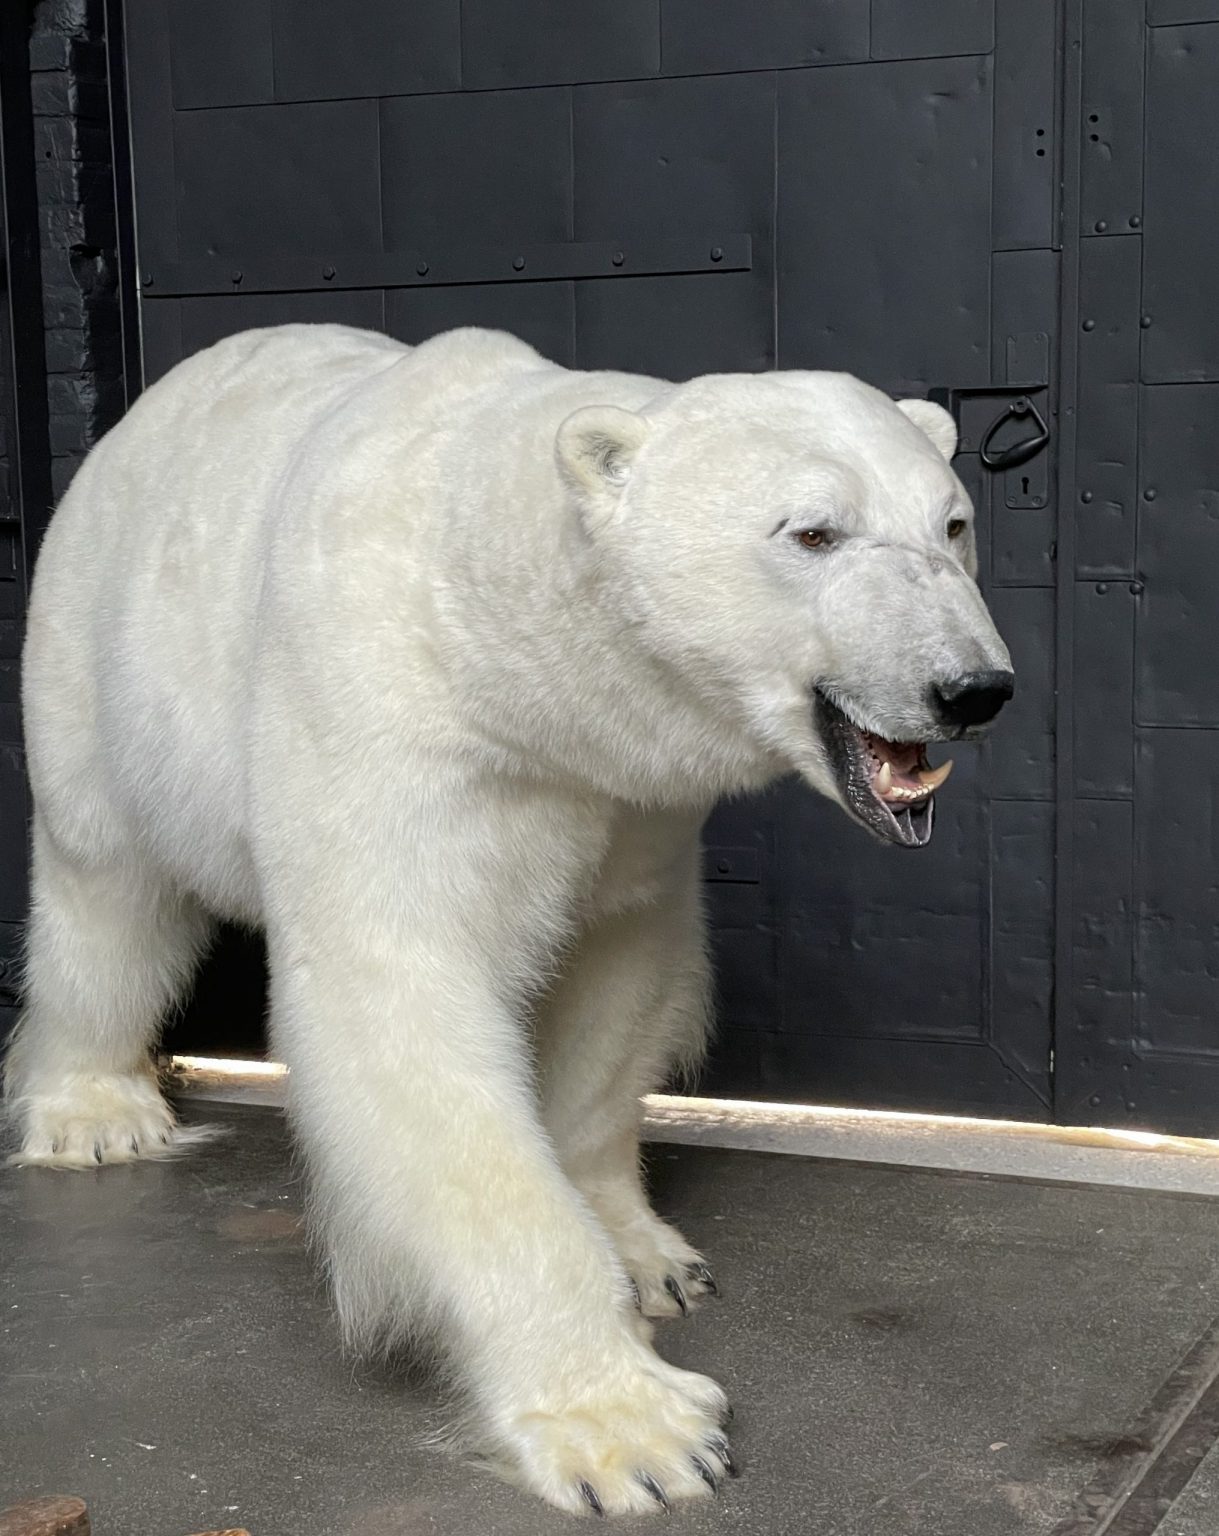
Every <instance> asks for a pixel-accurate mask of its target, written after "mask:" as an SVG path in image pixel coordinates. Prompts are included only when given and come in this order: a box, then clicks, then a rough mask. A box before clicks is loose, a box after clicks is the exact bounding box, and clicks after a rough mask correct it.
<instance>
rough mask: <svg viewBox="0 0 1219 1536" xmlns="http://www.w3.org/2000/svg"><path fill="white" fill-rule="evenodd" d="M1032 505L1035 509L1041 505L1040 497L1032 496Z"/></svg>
mask: <svg viewBox="0 0 1219 1536" xmlns="http://www.w3.org/2000/svg"><path fill="white" fill-rule="evenodd" d="M1033 505H1034V506H1035V507H1039V506H1040V505H1041V497H1040V496H1034V497H1033Z"/></svg>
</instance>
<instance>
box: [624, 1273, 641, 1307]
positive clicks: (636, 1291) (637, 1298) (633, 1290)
mask: <svg viewBox="0 0 1219 1536" xmlns="http://www.w3.org/2000/svg"><path fill="white" fill-rule="evenodd" d="M627 1284H628V1285H629V1286H630V1288H631V1295H632V1296H633V1297H634V1298H635V1311H636V1312H642V1311H643V1297H642V1296H641V1295H640V1294H639V1287H638V1286H637V1285H636V1284H635V1282H634V1281H633V1280H628V1281H627Z"/></svg>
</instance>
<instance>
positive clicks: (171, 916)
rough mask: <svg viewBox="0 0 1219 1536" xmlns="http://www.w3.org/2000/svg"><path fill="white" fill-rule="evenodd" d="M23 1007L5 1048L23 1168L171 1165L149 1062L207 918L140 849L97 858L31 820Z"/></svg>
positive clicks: (179, 1142)
mask: <svg viewBox="0 0 1219 1536" xmlns="http://www.w3.org/2000/svg"><path fill="white" fill-rule="evenodd" d="M33 854H34V857H33V868H32V884H31V898H32V900H31V914H30V927H29V936H28V946H27V947H28V955H27V963H26V985H25V992H26V999H25V1010H24V1013H23V1016H22V1019H21V1023H20V1024H19V1025H18V1028H17V1032H16V1035H15V1036H14V1039H13V1042H12V1045H11V1047H10V1049H9V1052H8V1057H7V1060H6V1062H5V1070H4V1086H5V1097H6V1099H7V1101H8V1108H9V1113H10V1115H11V1117H12V1118H13V1120H14V1121H15V1123H16V1126H17V1130H18V1134H19V1138H20V1142H19V1150H18V1152H17V1154H16V1156H15V1158H14V1161H16V1162H19V1163H29V1164H42V1165H45V1166H50V1167H57V1168H91V1167H94V1166H96V1165H97V1164H98V1163H123V1162H131V1161H132V1160H134V1159H135V1158H139V1157H163V1156H166V1155H167V1154H169V1153H170V1152H172V1151H174V1150H175V1149H179V1148H181V1147H182V1146H183V1145H185V1144H187V1142H189V1141H190V1140H191V1139H193V1138H192V1137H191V1136H190V1135H188V1134H186V1133H183V1132H181V1131H179V1130H177V1129H176V1128H175V1125H174V1118H173V1114H172V1112H171V1111H170V1109H169V1106H168V1105H167V1104H166V1102H165V1100H164V1098H163V1097H162V1096H161V1092H160V1089H159V1088H158V1086H157V1080H156V1074H155V1071H154V1068H153V1063H152V1059H151V1054H150V1053H151V1047H152V1045H153V1043H154V1041H155V1039H156V1034H157V1030H158V1027H159V1026H160V1023H161V1020H162V1017H163V1015H164V1013H165V1010H166V1009H167V1008H168V1007H169V1005H170V1003H171V1002H172V1001H173V1000H174V998H175V997H176V996H177V995H178V993H179V991H180V990H181V988H182V987H183V986H184V985H185V983H186V981H187V980H188V978H189V976H190V974H191V972H192V970H193V967H194V964H195V961H196V959H197V958H198V955H199V952H200V950H201V948H202V946H203V944H204V942H205V941H206V937H207V932H208V922H207V920H206V918H205V917H204V915H203V914H202V913H201V911H200V909H199V908H198V907H197V906H196V904H195V903H194V901H193V900H191V899H190V898H187V897H185V896H183V895H181V894H179V893H177V892H175V891H173V890H171V889H169V888H167V886H166V884H165V882H164V880H163V878H162V877H161V876H160V875H158V874H157V873H156V872H155V871H153V870H151V869H150V868H148V866H147V865H146V864H145V863H144V862H143V861H142V860H141V859H139V858H138V857H137V856H136V855H135V854H134V853H132V854H130V855H127V856H123V857H118V858H114V857H112V858H108V859H106V860H105V861H104V862H97V863H91V862H88V861H86V860H84V859H80V858H76V857H73V856H69V855H67V854H65V853H63V852H61V851H60V850H59V849H58V848H56V847H55V845H54V843H53V842H52V839H51V838H50V836H49V835H48V833H47V830H46V828H45V826H43V825H42V823H41V822H40V820H39V819H38V818H37V817H36V818H35V823H34V848H33Z"/></svg>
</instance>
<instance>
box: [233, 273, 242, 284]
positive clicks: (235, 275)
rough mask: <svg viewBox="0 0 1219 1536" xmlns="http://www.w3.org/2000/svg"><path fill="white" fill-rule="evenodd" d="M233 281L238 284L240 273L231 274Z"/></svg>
mask: <svg viewBox="0 0 1219 1536" xmlns="http://www.w3.org/2000/svg"><path fill="white" fill-rule="evenodd" d="M233 281H234V282H235V283H239V282H240V281H241V273H240V272H234V273H233Z"/></svg>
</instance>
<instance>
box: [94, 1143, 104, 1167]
mask: <svg viewBox="0 0 1219 1536" xmlns="http://www.w3.org/2000/svg"><path fill="white" fill-rule="evenodd" d="M101 1160H102V1149H101V1145H100V1143H98V1142H96V1141H95V1142H94V1143H93V1161H94V1162H95V1163H100V1162H101Z"/></svg>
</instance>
